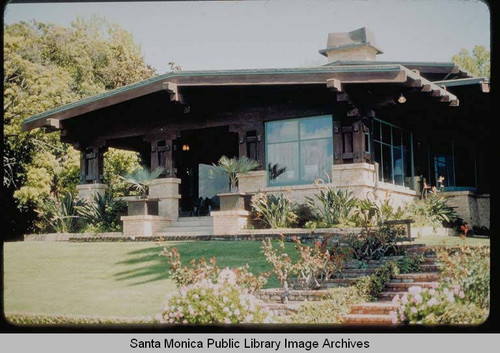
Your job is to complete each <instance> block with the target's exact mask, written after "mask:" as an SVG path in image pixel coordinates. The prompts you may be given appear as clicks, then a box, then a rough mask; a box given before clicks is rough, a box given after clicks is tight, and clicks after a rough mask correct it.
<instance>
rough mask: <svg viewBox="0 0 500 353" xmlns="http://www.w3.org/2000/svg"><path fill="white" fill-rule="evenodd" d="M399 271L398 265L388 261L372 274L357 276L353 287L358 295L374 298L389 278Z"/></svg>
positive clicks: (381, 290)
mask: <svg viewBox="0 0 500 353" xmlns="http://www.w3.org/2000/svg"><path fill="white" fill-rule="evenodd" d="M398 273H399V268H398V265H397V263H396V262H395V261H388V262H387V263H385V264H384V265H383V266H381V267H380V268H378V269H377V270H376V271H375V273H374V274H372V275H370V276H365V277H361V278H359V279H358V280H357V281H356V283H355V287H356V288H357V290H358V292H359V293H360V295H362V296H363V297H366V298H370V299H371V300H376V298H377V296H378V295H379V293H381V292H383V291H384V289H385V286H386V285H387V283H389V282H390V280H391V278H392V277H393V276H394V275H396V274H398Z"/></svg>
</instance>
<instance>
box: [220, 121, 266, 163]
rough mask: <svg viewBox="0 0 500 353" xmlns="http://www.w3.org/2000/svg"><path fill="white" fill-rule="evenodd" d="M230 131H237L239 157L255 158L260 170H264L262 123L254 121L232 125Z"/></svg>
mask: <svg viewBox="0 0 500 353" xmlns="http://www.w3.org/2000/svg"><path fill="white" fill-rule="evenodd" d="M229 131H230V132H236V133H238V144H239V145H238V150H239V157H240V158H241V157H243V156H246V157H248V158H250V159H253V160H256V161H257V162H258V163H259V164H260V168H259V169H261V170H265V153H266V151H265V143H264V123H263V122H260V121H258V122H254V123H252V124H245V125H232V126H230V127H229Z"/></svg>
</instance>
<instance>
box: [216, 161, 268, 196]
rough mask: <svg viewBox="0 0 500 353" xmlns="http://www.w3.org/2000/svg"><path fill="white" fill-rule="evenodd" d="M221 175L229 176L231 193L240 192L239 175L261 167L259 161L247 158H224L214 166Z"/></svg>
mask: <svg viewBox="0 0 500 353" xmlns="http://www.w3.org/2000/svg"><path fill="white" fill-rule="evenodd" d="M213 166H214V167H215V168H217V170H218V171H219V172H220V173H221V174H227V175H228V176H229V191H231V192H236V191H237V190H238V187H237V183H238V173H239V174H246V173H248V172H251V171H252V170H254V169H255V168H257V167H258V166H259V163H258V162H257V161H254V160H253V159H250V158H248V157H246V156H243V157H241V158H236V157H234V158H228V157H226V156H222V157H221V158H220V159H219V162H218V163H217V164H214V165H213Z"/></svg>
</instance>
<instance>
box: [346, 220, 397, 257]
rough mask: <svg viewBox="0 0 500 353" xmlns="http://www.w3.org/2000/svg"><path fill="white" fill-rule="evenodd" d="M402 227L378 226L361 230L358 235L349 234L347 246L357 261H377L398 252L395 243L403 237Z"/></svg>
mask: <svg viewBox="0 0 500 353" xmlns="http://www.w3.org/2000/svg"><path fill="white" fill-rule="evenodd" d="M405 234H406V231H405V229H404V228H403V227H389V226H380V227H379V228H378V229H376V230H373V229H363V230H362V231H361V232H360V233H359V234H351V235H349V237H348V238H347V244H348V246H349V247H350V248H351V249H352V253H353V255H354V257H355V258H356V259H357V260H377V259H380V258H381V257H383V256H388V255H395V254H397V252H398V249H397V246H396V241H397V239H398V238H400V237H403V236H404V235H405Z"/></svg>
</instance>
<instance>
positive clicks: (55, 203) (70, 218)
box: [37, 191, 84, 233]
mask: <svg viewBox="0 0 500 353" xmlns="http://www.w3.org/2000/svg"><path fill="white" fill-rule="evenodd" d="M83 202H84V201H83V200H80V199H77V198H76V197H74V195H73V194H72V193H71V192H68V191H67V192H64V193H62V194H60V195H57V196H52V197H50V198H49V199H47V200H46V201H45V202H44V203H43V205H42V207H41V208H40V209H39V210H37V213H38V215H39V216H40V219H41V221H42V224H43V225H44V228H48V229H50V230H53V231H55V232H57V233H72V232H75V231H76V228H77V224H78V220H79V218H80V216H79V215H78V212H77V208H78V206H81V205H83Z"/></svg>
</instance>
